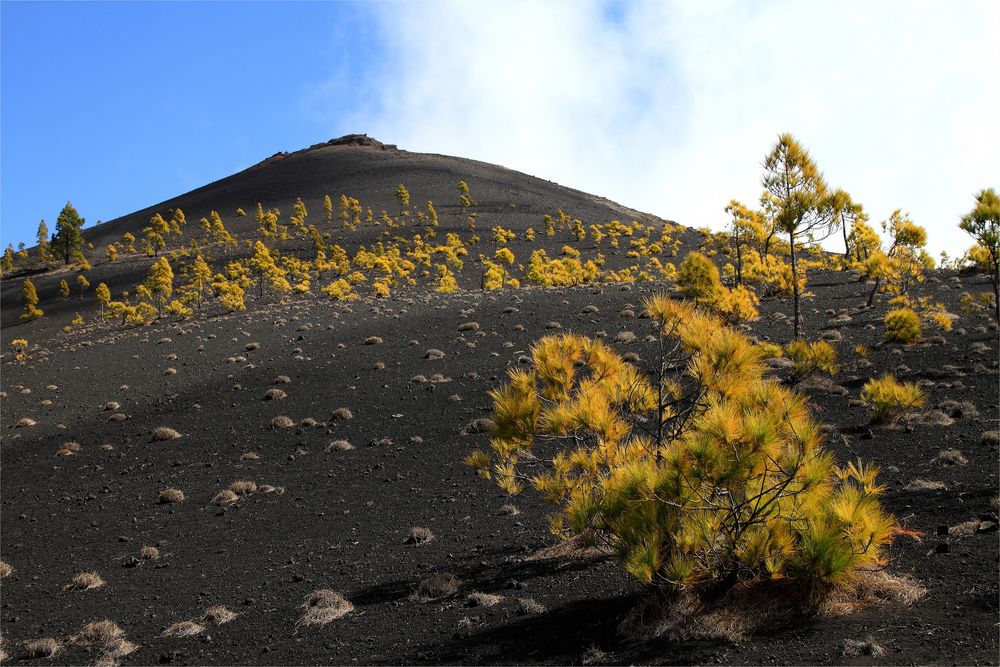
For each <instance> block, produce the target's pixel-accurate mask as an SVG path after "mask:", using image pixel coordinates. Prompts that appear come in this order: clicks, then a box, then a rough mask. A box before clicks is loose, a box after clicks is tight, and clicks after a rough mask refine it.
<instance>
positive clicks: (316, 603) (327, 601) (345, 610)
mask: <svg viewBox="0 0 1000 667" xmlns="http://www.w3.org/2000/svg"><path fill="white" fill-rule="evenodd" d="M301 608H302V609H304V610H305V612H304V613H303V614H302V616H301V617H299V620H298V621H297V622H296V624H295V625H296V626H298V625H326V624H327V623H330V622H331V621H336V620H337V619H340V618H343V617H344V616H347V614H349V613H351V612H352V611H353V610H354V605H353V604H351V601H350V600H348V599H347V598H345V597H344V596H343V595H342V594H340V593H338V592H337V591H332V590H330V589H328V588H323V589H320V590H318V591H313V592H312V593H310V594H309V595H307V596H306V598H305V602H303V603H302V605H301Z"/></svg>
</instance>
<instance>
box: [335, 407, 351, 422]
mask: <svg viewBox="0 0 1000 667" xmlns="http://www.w3.org/2000/svg"><path fill="white" fill-rule="evenodd" d="M330 419H332V420H334V421H337V420H340V419H354V413H352V412H351V411H350V410H348V409H347V408H337V409H336V410H334V411H333V412H331V413H330Z"/></svg>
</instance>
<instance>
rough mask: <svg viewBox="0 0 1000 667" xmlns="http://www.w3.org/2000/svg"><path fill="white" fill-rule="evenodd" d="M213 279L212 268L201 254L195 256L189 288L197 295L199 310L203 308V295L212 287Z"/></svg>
mask: <svg viewBox="0 0 1000 667" xmlns="http://www.w3.org/2000/svg"><path fill="white" fill-rule="evenodd" d="M211 281H212V268H211V267H210V266H209V265H208V263H207V262H206V261H205V260H204V258H203V257H202V256H201V255H198V256H197V257H195V258H194V262H193V263H192V264H191V268H190V281H189V282H188V288H189V289H190V290H191V292H192V293H194V294H195V295H196V300H197V302H198V310H199V311H200V310H201V299H202V295H203V294H205V293H206V292H207V291H208V289H209V288H210V286H211Z"/></svg>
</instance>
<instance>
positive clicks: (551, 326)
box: [545, 322, 562, 329]
mask: <svg viewBox="0 0 1000 667" xmlns="http://www.w3.org/2000/svg"><path fill="white" fill-rule="evenodd" d="M545 328H546V329H562V325H561V324H559V323H558V322H549V323H547V324H546V325H545Z"/></svg>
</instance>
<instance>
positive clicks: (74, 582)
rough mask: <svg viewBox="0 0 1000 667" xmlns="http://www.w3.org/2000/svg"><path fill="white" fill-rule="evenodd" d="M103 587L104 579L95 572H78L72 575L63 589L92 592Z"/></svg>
mask: <svg viewBox="0 0 1000 667" xmlns="http://www.w3.org/2000/svg"><path fill="white" fill-rule="evenodd" d="M103 587H104V579H101V575H99V574H98V573H96V572H80V573H78V574H75V575H73V578H72V579H70V580H69V583H67V584H66V585H65V586H63V588H64V589H65V590H67V591H92V590H95V589H98V588H103Z"/></svg>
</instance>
